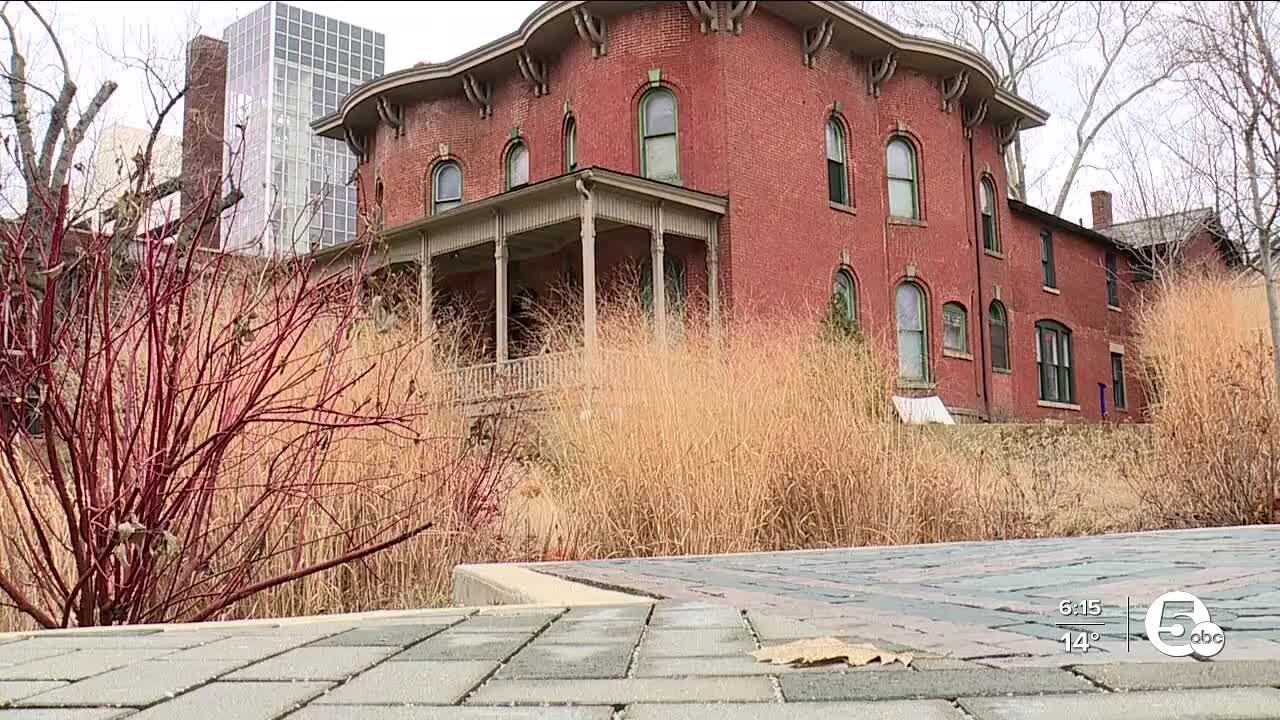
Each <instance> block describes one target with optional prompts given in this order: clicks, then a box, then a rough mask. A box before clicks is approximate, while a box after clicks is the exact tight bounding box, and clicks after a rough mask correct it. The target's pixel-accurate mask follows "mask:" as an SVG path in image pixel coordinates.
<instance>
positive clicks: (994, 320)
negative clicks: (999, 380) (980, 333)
mask: <svg viewBox="0 0 1280 720" xmlns="http://www.w3.org/2000/svg"><path fill="white" fill-rule="evenodd" d="M987 322H988V327H989V328H990V332H989V333H988V334H989V335H990V336H991V368H992V369H993V370H1011V369H1012V368H1011V367H1010V366H1009V315H1008V313H1006V312H1005V309H1004V304H1003V303H1001V302H1000V301H999V300H992V301H991V309H990V310H989V317H988V318H987Z"/></svg>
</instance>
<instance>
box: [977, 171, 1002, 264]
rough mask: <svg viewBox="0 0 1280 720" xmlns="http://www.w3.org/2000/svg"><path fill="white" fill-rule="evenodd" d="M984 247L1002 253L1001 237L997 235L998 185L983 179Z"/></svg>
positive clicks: (989, 179)
mask: <svg viewBox="0 0 1280 720" xmlns="http://www.w3.org/2000/svg"><path fill="white" fill-rule="evenodd" d="M981 195H982V247H983V248H985V249H987V250H990V251H991V252H994V253H998V252H1000V236H999V235H998V234H997V233H996V185H995V183H993V182H991V178H985V177H984V178H982V193H981Z"/></svg>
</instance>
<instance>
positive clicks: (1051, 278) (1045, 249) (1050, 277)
mask: <svg viewBox="0 0 1280 720" xmlns="http://www.w3.org/2000/svg"><path fill="white" fill-rule="evenodd" d="M1040 267H1041V269H1042V271H1043V274H1044V286H1045V287H1050V288H1056V287H1057V286H1058V280H1057V275H1056V273H1055V271H1054V267H1053V235H1052V234H1050V233H1048V232H1043V233H1040Z"/></svg>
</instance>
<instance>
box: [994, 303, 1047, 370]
mask: <svg viewBox="0 0 1280 720" xmlns="http://www.w3.org/2000/svg"><path fill="white" fill-rule="evenodd" d="M1039 359H1040V352H1039V348H1038V347H1037V349H1036V360H1037V361H1038V360H1039ZM991 367H993V368H996V369H999V370H1008V369H1010V368H1009V321H1008V318H1007V316H1006V315H1005V312H1004V308H1003V307H1002V306H1001V305H1000V304H999V303H998V302H993V303H991Z"/></svg>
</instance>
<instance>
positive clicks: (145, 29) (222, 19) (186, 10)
mask: <svg viewBox="0 0 1280 720" xmlns="http://www.w3.org/2000/svg"><path fill="white" fill-rule="evenodd" d="M262 4H263V3H259V2H243V1H240V0H234V1H231V2H186V3H183V2H54V3H44V4H42V7H44V8H45V10H46V11H47V12H49V14H50V15H51V18H52V21H53V23H54V25H55V27H56V28H57V29H58V31H59V33H60V34H61V36H62V37H63V38H64V45H66V46H67V52H68V55H69V56H70V58H69V60H70V62H71V64H72V65H73V66H74V68H75V69H76V72H77V74H78V77H77V80H78V83H79V85H80V87H81V90H80V96H81V102H87V100H88V98H89V97H91V96H92V94H93V91H94V90H95V89H96V88H97V86H98V85H99V84H100V83H101V82H102V80H104V79H106V78H114V79H116V80H117V81H118V82H119V84H120V89H119V90H118V91H117V93H116V94H115V96H114V97H113V98H112V101H111V103H110V105H109V107H108V111H107V112H106V113H105V115H106V117H105V118H104V123H103V125H106V124H111V123H119V124H125V125H132V126H139V127H142V126H146V125H148V124H149V122H150V117H151V116H153V115H154V112H152V111H151V107H152V106H153V104H152V103H150V102H149V98H148V97H147V95H146V93H145V90H144V85H143V83H142V82H140V78H141V75H139V74H133V75H131V74H130V71H127V70H122V69H121V67H120V65H119V62H118V60H113V58H118V57H120V56H121V55H122V54H123V55H134V56H140V55H160V56H162V57H164V58H165V59H167V60H168V61H169V63H168V64H169V66H170V67H172V68H177V69H179V70H180V68H181V67H182V65H181V62H180V60H181V56H182V49H183V46H182V39H183V38H187V37H190V36H191V35H192V34H193V32H199V33H203V34H206V35H212V36H214V37H219V38H220V37H222V31H223V29H224V28H225V27H226V26H227V25H228V24H229V23H231V22H232V21H233V20H235V19H236V18H238V17H241V16H243V15H245V14H247V13H249V12H251V11H253V10H255V9H256V8H258V7H260V6H261V5H262ZM291 4H293V5H296V6H299V7H302V8H305V9H307V10H311V11H314V12H317V13H320V14H323V15H327V16H330V17H334V18H337V19H339V20H345V21H347V22H350V23H354V24H356V25H360V26H363V27H366V28H369V29H371V30H375V31H378V32H382V33H385V34H386V38H387V42H386V47H387V59H386V69H387V71H388V72H389V71H392V70H397V69H400V68H404V67H408V66H411V65H413V64H414V63H416V62H420V61H427V62H439V61H442V60H447V59H449V58H452V57H455V56H457V55H459V54H461V53H463V52H466V51H467V50H470V49H472V48H474V47H476V46H478V45H481V44H484V43H486V42H488V41H490V40H493V39H495V38H497V37H500V36H502V35H505V34H507V33H509V32H511V31H513V30H515V29H516V27H517V26H518V25H519V24H520V22H521V21H522V20H523V19H524V18H525V17H527V16H528V14H529V13H530V12H531V11H532V10H533V9H534V8H536V7H537V6H538V5H539V4H540V3H539V2H352V1H344V2H310V1H301V2H293V3H291ZM32 29H33V28H30V27H27V28H25V29H24V28H23V27H22V26H20V27H19V31H20V32H26V33H27V34H28V36H30V31H31V30H32ZM29 57H30V58H33V59H34V58H39V57H40V54H39V52H38V49H37V48H33V49H32V50H31V51H29ZM46 57H47V55H46ZM1035 90H1036V92H1034V93H1033V95H1034V98H1033V99H1035V100H1036V101H1037V102H1039V103H1041V104H1042V105H1043V106H1045V107H1046V108H1048V109H1050V110H1051V111H1052V110H1053V109H1054V105H1055V103H1054V99H1055V98H1054V95H1055V92H1057V91H1056V90H1055V89H1054V88H1052V87H1043V86H1041V87H1037V88H1036V89H1035ZM180 119H181V113H180V112H176V113H173V115H172V116H171V121H170V122H168V123H166V131H168V132H171V133H173V134H178V133H179V132H180V130H181V122H180ZM1028 134H1029V135H1031V134H1034V138H1030V140H1031V142H1030V143H1029V145H1028V147H1029V151H1030V152H1031V153H1033V155H1032V157H1031V158H1030V159H1029V166H1032V169H1033V170H1034V169H1035V166H1037V165H1039V166H1044V165H1050V164H1056V158H1054V157H1053V156H1051V155H1049V154H1048V153H1057V152H1060V151H1061V148H1062V147H1064V146H1065V144H1066V142H1067V141H1068V140H1069V137H1070V136H1069V128H1068V127H1067V126H1066V124H1065V123H1063V121H1062V119H1061V118H1060V117H1055V120H1054V121H1051V124H1050V126H1049V127H1048V128H1041V129H1038V130H1034V131H1031V133H1028ZM1059 138H1060V139H1061V142H1059ZM1035 153H1039V155H1036V154H1035ZM1037 160H1039V161H1040V162H1036V161H1037ZM1112 182H1114V181H1113V180H1111V179H1110V178H1109V177H1108V176H1107V175H1105V174H1104V173H1101V172H1098V171H1093V170H1088V169H1086V170H1085V171H1084V172H1083V173H1082V174H1081V177H1080V178H1079V180H1078V181H1077V184H1076V186H1075V190H1074V192H1073V193H1072V198H1071V201H1070V202H1069V203H1068V205H1067V207H1066V209H1065V211H1064V213H1063V215H1064V216H1066V217H1067V218H1068V219H1070V220H1073V221H1076V220H1080V219H1082V218H1083V219H1084V220H1085V224H1086V225H1087V224H1088V223H1089V221H1088V213H1089V201H1088V193H1089V191H1090V190H1092V189H1096V188H1100V187H1106V186H1107V185H1108V184H1110V183H1112ZM1113 190H1114V188H1113ZM1031 200H1032V201H1033V202H1036V203H1037V204H1040V205H1045V204H1051V202H1052V199H1051V198H1043V197H1036V196H1035V193H1034V191H1033V196H1032V198H1031Z"/></svg>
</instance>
